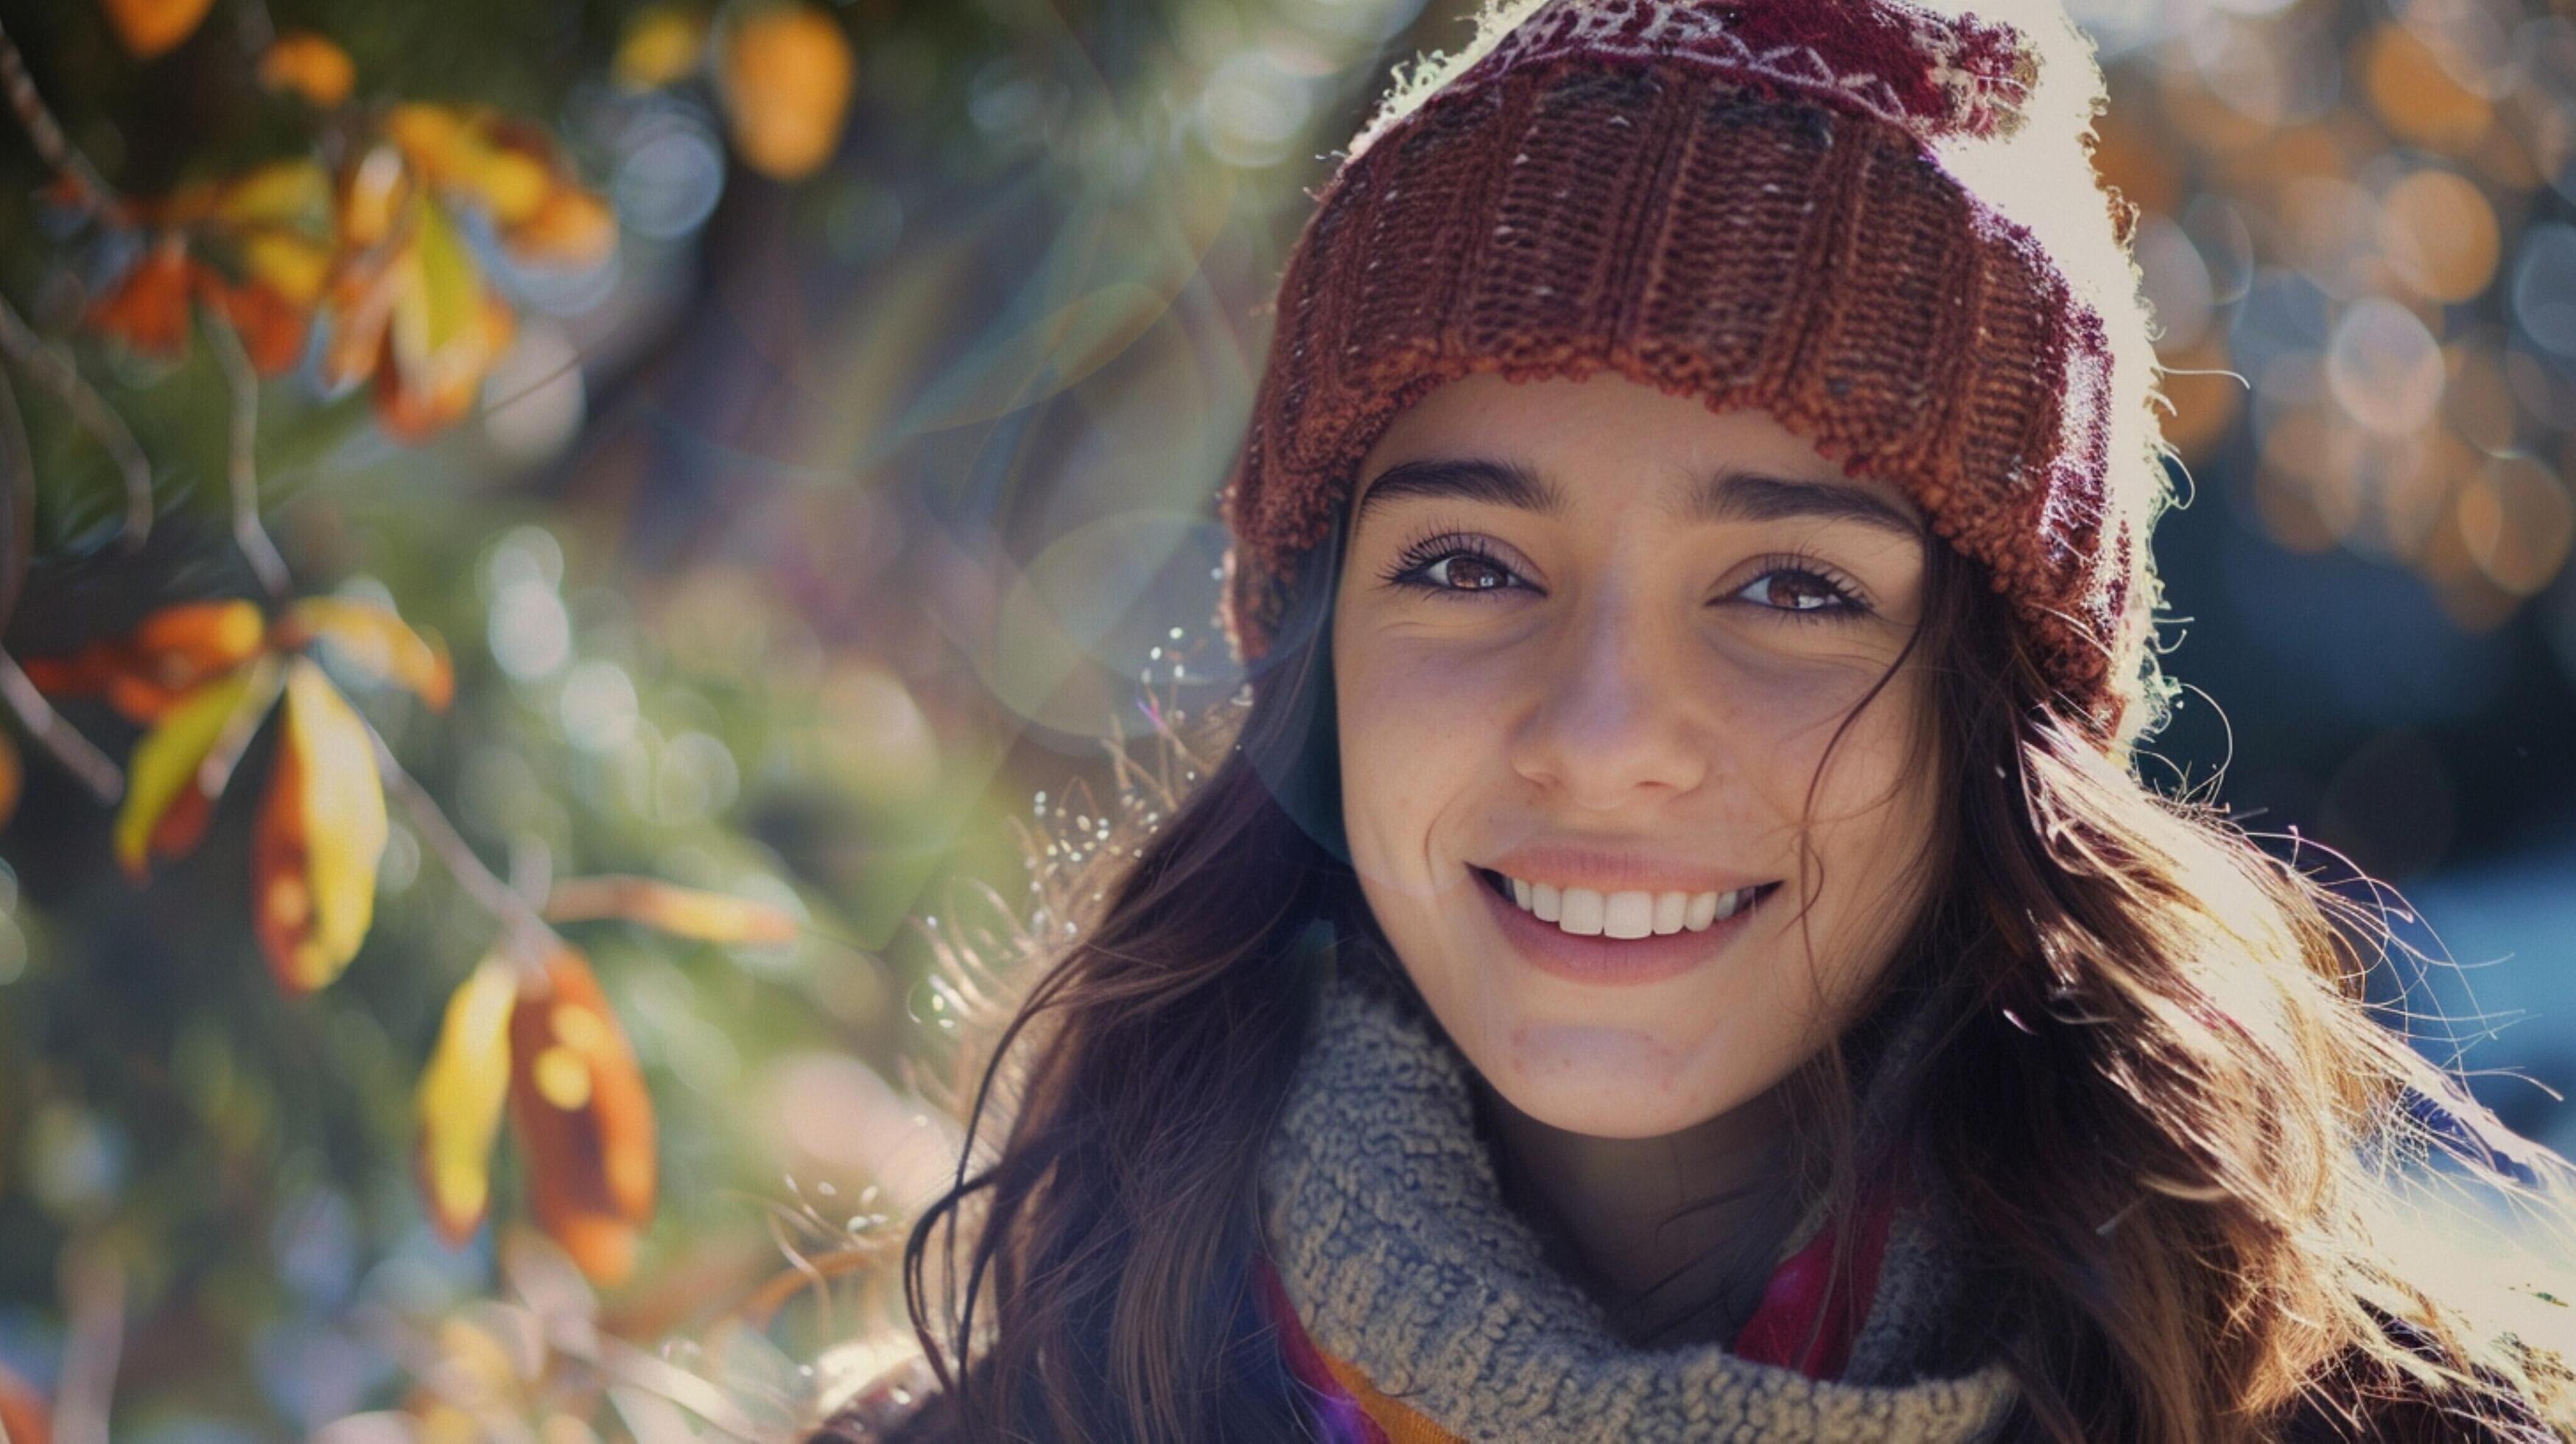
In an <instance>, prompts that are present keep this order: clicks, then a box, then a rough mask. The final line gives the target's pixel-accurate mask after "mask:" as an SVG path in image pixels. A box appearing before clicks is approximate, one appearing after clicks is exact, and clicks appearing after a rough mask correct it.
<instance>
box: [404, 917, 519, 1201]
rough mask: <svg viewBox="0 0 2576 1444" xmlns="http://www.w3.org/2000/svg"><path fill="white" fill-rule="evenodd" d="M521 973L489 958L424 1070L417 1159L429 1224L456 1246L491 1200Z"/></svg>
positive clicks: (455, 1005)
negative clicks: (495, 1148) (495, 1146)
mask: <svg viewBox="0 0 2576 1444" xmlns="http://www.w3.org/2000/svg"><path fill="white" fill-rule="evenodd" d="M518 986H519V985H518V975H517V971H516V970H515V969H514V968H512V967H511V966H510V964H509V962H508V961H507V960H506V959H504V958H501V957H500V956H498V955H494V956H491V957H487V958H485V959H484V960H483V961H482V962H481V963H480V964H479V965H477V966H476V967H475V969H474V971H473V973H472V974H470V975H468V976H467V978H466V979H465V981H464V983H462V984H461V985H459V986H458V988H457V989H456V991H455V993H454V994H452V995H451V996H450V997H449V998H448V1000H447V1016H446V1019H445V1021H444V1022H443V1023H442V1024H441V1025H440V1027H439V1030H438V1043H437V1046H436V1047H435V1048H433V1049H432V1050H431V1051H430V1055H429V1065H428V1066H427V1067H425V1068H423V1069H421V1073H420V1092H419V1095H418V1098H417V1100H416V1106H415V1112H416V1114H417V1116H418V1119H419V1124H420V1146H419V1151H418V1153H417V1154H416V1155H415V1157H414V1159H413V1163H414V1166H415V1169H416V1171H417V1175H418V1177H419V1180H420V1190H421V1195H422V1197H423V1198H424V1199H425V1200H426V1201H427V1202H428V1205H429V1216H430V1220H431V1222H433V1223H435V1224H436V1225H437V1226H438V1231H439V1234H440V1235H441V1236H442V1237H444V1238H445V1239H446V1240H447V1241H448V1242H449V1243H450V1244H454V1245H456V1246H458V1247H462V1246H463V1245H464V1243H465V1241H466V1240H467V1239H470V1238H472V1237H473V1236H474V1230H475V1229H476V1227H478V1226H479V1225H480V1224H481V1223H482V1222H483V1215H484V1214H485V1213H486V1212H487V1211H488V1210H489V1208H490V1205H491V1201H492V1142H493V1140H494V1139H495V1138H496V1137H498V1136H499V1134H500V1131H501V1109H502V1106H503V1104H505V1103H506V1102H507V1101H508V1099H509V1096H510V1012H511V1008H512V1005H513V1003H514V1002H515V1000H516V998H517V995H518Z"/></svg>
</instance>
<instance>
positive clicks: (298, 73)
mask: <svg viewBox="0 0 2576 1444" xmlns="http://www.w3.org/2000/svg"><path fill="white" fill-rule="evenodd" d="M259 83H260V84H262V85H264V86H266V87H268V88H269V89H270V90H273V91H278V92H280V93H285V92H292V93H294V94H297V95H301V96H303V97H304V98H305V99H306V100H307V101H309V102H311V103H312V104H313V106H314V108H316V109H318V110H333V109H336V108H338V106H339V104H340V102H342V101H344V100H347V99H348V98H349V92H350V91H351V90H352V89H354V88H356V86H357V83H358V68H357V67H356V66H355V65H353V64H351V63H350V62H349V52H347V51H345V50H343V49H341V48H340V47H339V46H337V45H335V44H333V43H332V42H331V41H329V40H327V39H324V38H323V37H322V36H319V35H316V34H314V33H313V32H312V31H309V30H290V31H288V32H286V33H285V34H283V35H280V36H279V37H277V40H276V43H274V44H272V45H270V46H269V47H268V49H267V51H266V52H265V53H263V54H262V55H261V56H260V57H259Z"/></svg>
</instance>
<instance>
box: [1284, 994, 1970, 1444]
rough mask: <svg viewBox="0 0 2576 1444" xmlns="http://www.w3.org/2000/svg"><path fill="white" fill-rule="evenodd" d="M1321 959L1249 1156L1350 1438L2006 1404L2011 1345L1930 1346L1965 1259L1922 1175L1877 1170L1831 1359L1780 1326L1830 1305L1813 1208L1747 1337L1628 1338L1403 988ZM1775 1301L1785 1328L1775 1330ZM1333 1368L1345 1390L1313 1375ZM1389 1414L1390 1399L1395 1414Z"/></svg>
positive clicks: (1898, 1435)
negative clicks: (1853, 1301) (1289, 1058)
mask: <svg viewBox="0 0 2576 1444" xmlns="http://www.w3.org/2000/svg"><path fill="white" fill-rule="evenodd" d="M1324 966H1325V969H1326V971H1325V975H1324V976H1325V982H1324V992H1323V997H1322V999H1321V1002H1320V1006H1319V1009H1318V1012H1317V1015H1316V1023H1315V1030H1314V1033H1313V1035H1312V1038H1311V1041H1310V1042H1309V1044H1308V1048H1307V1051H1306V1053H1305V1055H1304V1056H1303V1057H1302V1058H1301V1059H1300V1060H1299V1064H1298V1068H1297V1072H1296V1076H1295V1078H1294V1080H1293V1081H1292V1083H1291V1084H1290V1088H1289V1093H1288V1097H1287V1100H1286V1103H1285V1107H1284V1109H1283V1111H1282V1113H1281V1115H1280V1119H1279V1124H1278V1126H1277V1128H1276V1129H1274V1131H1273V1133H1272V1136H1271V1141H1270V1143H1269V1146H1268V1150H1267V1153H1266V1155H1265V1157H1264V1160H1263V1169H1262V1193H1263V1209H1264V1223H1265V1226H1266V1228H1267V1230H1268V1235H1269V1237H1268V1243H1269V1252H1268V1257H1267V1259H1266V1261H1265V1263H1266V1268H1265V1270H1264V1277H1263V1279H1262V1287H1263V1290H1264V1294H1265V1297H1266V1300H1267V1305H1268V1307H1269V1308H1270V1309H1271V1310H1272V1312H1273V1315H1274V1317H1277V1318H1279V1321H1280V1323H1281V1326H1282V1336H1283V1342H1284V1344H1285V1346H1286V1351H1287V1353H1288V1355H1289V1359H1290V1363H1291V1366H1292V1369H1294V1370H1295V1371H1296V1372H1297V1373H1298V1374H1299V1375H1300V1377H1303V1378H1305V1379H1306V1380H1307V1382H1308V1383H1310V1384H1313V1385H1315V1386H1317V1387H1318V1388H1319V1389H1323V1390H1324V1391H1325V1392H1326V1394H1327V1396H1328V1397H1327V1398H1326V1401H1325V1402H1326V1405H1327V1408H1326V1411H1325V1412H1326V1413H1327V1415H1328V1416H1331V1415H1336V1414H1338V1415H1340V1416H1341V1417H1342V1418H1343V1419H1344V1420H1346V1421H1348V1422H1347V1423H1346V1426H1345V1427H1346V1430H1347V1433H1346V1437H1350V1438H1356V1439H1372V1438H1387V1437H1399V1438H1419V1439H1444V1438H1455V1439H1534V1438H1551V1439H1570V1438H1585V1439H1592V1438H1598V1439H1605V1440H1607V1439H1621V1440H1665V1439H1673V1440H1679V1439H1705V1438H1719V1437H1758V1438H1762V1439H1766V1440H1783V1441H1796V1440H1828V1439H1850V1438H1860V1437H1866V1438H1879V1439H1905V1440H1926V1441H1930V1440H1976V1439H1982V1438H1987V1437H1990V1436H1991V1435H1992V1434H1993V1433H1994V1432H1995V1430H1996V1429H1997V1428H1998V1427H1999V1425H2000V1424H2001V1422H2002V1420H2003V1417H2004V1415H2005V1414H2006V1413H2007V1412H2008V1411H2009V1409H2010V1407H2011V1405H2012V1403H2013V1402H2014V1386H2013V1384H2012V1380H2011V1378H2010V1376H2009V1375H2008V1374H2007V1373H2006V1372H2005V1370H2004V1368H2003V1366H2002V1365H2001V1364H2000V1363H1992V1362H1989V1363H1987V1364H1985V1365H1984V1366H1982V1367H1979V1368H1976V1369H1974V1370H1973V1371H1966V1372H1961V1371H1958V1370H1957V1369H1955V1368H1954V1367H1953V1366H1951V1365H1948V1364H1945V1363H1944V1362H1943V1359H1944V1357H1945V1354H1946V1353H1947V1351H1948V1350H1949V1349H1950V1348H1951V1337H1952V1336H1951V1331H1950V1327H1949V1325H1950V1323H1951V1320H1952V1319H1953V1317H1954V1315H1955V1311H1956V1308H1957V1305H1958V1303H1959V1295H1958V1288H1959V1280H1958V1276H1957V1272H1956V1268H1955V1264H1954V1261H1953V1259H1952V1257H1951V1254H1950V1251H1949V1250H1948V1249H1947V1248H1945V1247H1944V1246H1943V1244H1942V1241H1941V1240H1942V1233H1941V1228H1940V1215H1939V1213H1938V1211H1937V1210H1936V1209H1935V1208H1934V1207H1933V1205H1932V1204H1931V1203H1929V1202H1928V1201H1927V1200H1926V1199H1924V1198H1923V1197H1921V1196H1919V1195H1918V1194H1917V1193H1916V1192H1915V1191H1914V1190H1912V1189H1910V1188H1904V1187H1902V1186H1901V1185H1898V1186H1891V1187H1888V1188H1886V1189H1883V1190H1880V1191H1878V1192H1877V1193H1876V1194H1875V1200H1876V1207H1875V1209H1874V1210H1872V1209H1869V1208H1868V1206H1867V1205H1865V1212H1864V1220H1865V1221H1866V1220H1868V1219H1869V1217H1870V1213H1871V1212H1873V1211H1874V1212H1875V1213H1877V1214H1878V1215H1879V1217H1880V1218H1881V1219H1882V1220H1883V1221H1884V1226H1885V1227H1884V1233H1883V1234H1880V1233H1879V1231H1878V1230H1876V1229H1871V1228H1867V1227H1864V1228H1863V1229H1862V1231H1861V1233H1862V1238H1863V1251H1864V1258H1863V1259H1862V1260H1860V1261H1859V1263H1860V1266H1861V1267H1862V1268H1863V1269H1864V1270H1866V1266H1867V1260H1866V1257H1865V1255H1866V1254H1867V1253H1869V1252H1876V1253H1878V1254H1879V1255H1880V1262H1879V1266H1878V1268H1877V1269H1876V1270H1875V1272H1876V1279H1875V1287H1874V1289H1873V1290H1872V1292H1871V1296H1870V1299H1869V1305H1868V1308H1867V1310H1866V1311H1865V1313H1863V1314H1862V1315H1861V1317H1860V1318H1859V1319H1858V1320H1857V1321H1856V1323H1855V1324H1854V1326H1853V1327H1851V1328H1849V1329H1848V1330H1846V1331H1845V1332H1844V1333H1843V1335H1842V1337H1840V1338H1839V1339H1836V1338H1835V1331H1834V1330H1833V1329H1832V1328H1831V1326H1830V1325H1831V1321H1830V1320H1829V1321H1828V1322H1829V1327H1828V1329H1827V1338H1828V1341H1829V1347H1830V1352H1831V1353H1834V1354H1841V1355H1843V1356H1844V1358H1843V1360H1842V1364H1841V1367H1840V1369H1839V1370H1835V1369H1833V1368H1831V1367H1830V1362H1829V1360H1820V1359H1819V1358H1816V1357H1809V1358H1806V1359H1803V1360H1793V1359H1791V1358H1790V1354H1791V1353H1792V1352H1793V1351H1794V1347H1795V1346H1794V1345H1793V1344H1790V1343H1787V1342H1785V1341H1784V1339H1785V1335H1786V1334H1787V1333H1790V1332H1794V1333H1795V1334H1796V1335H1797V1336H1798V1338H1799V1339H1801V1340H1803V1338H1804V1336H1805V1329H1804V1328H1803V1323H1804V1320H1805V1319H1806V1318H1808V1317H1812V1314H1813V1311H1814V1310H1815V1309H1817V1308H1820V1307H1824V1303H1823V1301H1822V1300H1821V1299H1820V1298H1819V1297H1818V1295H1820V1293H1821V1290H1819V1289H1816V1288H1814V1287H1813V1286H1812V1284H1811V1283H1809V1282H1806V1281H1804V1280H1805V1279H1806V1278H1807V1277H1809V1276H1811V1275H1812V1272H1813V1271H1814V1270H1815V1269H1816V1268H1817V1267H1819V1266H1820V1265H1821V1264H1822V1263H1824V1262H1825V1261H1826V1259H1825V1256H1824V1255H1823V1253H1822V1250H1821V1248H1820V1246H1819V1245H1820V1243H1822V1242H1824V1240H1822V1239H1820V1237H1819V1235H1820V1233H1821V1224H1822V1220H1821V1219H1820V1218H1816V1217H1812V1216H1811V1218H1810V1219H1809V1220H1808V1222H1807V1223H1806V1224H1805V1225H1804V1226H1803V1227H1802V1228H1801V1229H1800V1230H1799V1235H1798V1236H1799V1237H1800V1238H1802V1239H1803V1240H1805V1242H1804V1243H1803V1245H1802V1246H1800V1247H1799V1248H1798V1249H1797V1250H1796V1251H1795V1252H1794V1253H1793V1254H1792V1255H1791V1256H1790V1257H1789V1258H1788V1259H1787V1260H1786V1261H1784V1263H1783V1265H1782V1267H1781V1270H1780V1272H1778V1273H1775V1275H1774V1276H1773V1278H1772V1281H1771V1285H1770V1288H1769V1290H1768V1291H1767V1292H1766V1294H1765V1298H1764V1303H1763V1307H1762V1310H1761V1311H1760V1312H1758V1313H1757V1314H1756V1315H1755V1317H1754V1319H1753V1320H1752V1321H1751V1323H1749V1324H1748V1326H1747V1328H1746V1330H1745V1331H1744V1332H1743V1333H1741V1334H1739V1335H1738V1337H1737V1340H1736V1344H1737V1346H1738V1349H1741V1350H1742V1352H1738V1351H1737V1349H1730V1348H1727V1347H1723V1346H1720V1345H1716V1344H1694V1345H1688V1346H1684V1347H1681V1348H1678V1349H1649V1348H1644V1347H1640V1346H1636V1345H1632V1344H1629V1343H1627V1342H1626V1341H1624V1340H1622V1339H1620V1338H1619V1337H1618V1336H1617V1334H1615V1333H1614V1332H1613V1331H1612V1329H1611V1328H1610V1325H1609V1323H1608V1321H1607V1319H1606V1318H1605V1317H1604V1315H1603V1314H1602V1312H1601V1310H1600V1308H1599V1306H1598V1305H1596V1304H1594V1303H1593V1302H1592V1300H1591V1299H1590V1298H1589V1296H1587V1295H1585V1294H1584V1293H1583V1292H1582V1291H1581V1290H1580V1289H1579V1288H1577V1287H1576V1286H1575V1284H1574V1283H1573V1282H1572V1281H1571V1280H1570V1279H1568V1278H1567V1277H1565V1275H1564V1274H1563V1273H1562V1272H1561V1271H1559V1270H1558V1269H1556V1268H1555V1267H1554V1266H1553V1265H1552V1264H1551V1263H1550V1262H1549V1260H1548V1258H1547V1256H1546V1246H1545V1244H1544V1242H1543V1240H1542V1239H1541V1238H1540V1237H1539V1235H1538V1234H1537V1232H1536V1231H1535V1230H1533V1229H1532V1228H1531V1227H1530V1226H1529V1225H1528V1224H1527V1223H1526V1222H1524V1221H1523V1220H1522V1219H1521V1218H1520V1216H1519V1215H1518V1214H1516V1213H1514V1212H1512V1211H1511V1209H1510V1208H1509V1207H1508V1206H1507V1205H1506V1204H1505V1203H1504V1201H1503V1193H1502V1189H1501V1186H1500V1183H1499V1181H1498V1180H1497V1178H1496V1176H1495V1173H1494V1168H1493V1161H1492V1158H1491V1156H1490V1155H1489V1154H1488V1153H1487V1151H1486V1146H1485V1144H1484V1142H1483V1141H1482V1140H1481V1139H1480V1138H1479V1137H1478V1135H1477V1130H1476V1124H1475V1117H1474V1103H1473V1093H1472V1083H1471V1073H1470V1065H1469V1064H1468V1063H1467V1061H1466V1059H1465V1057H1464V1056H1463V1055H1462V1054H1460V1053H1459V1052H1458V1051H1457V1049H1456V1048H1455V1046H1454V1045H1452V1044H1451V1043H1450V1042H1449V1041H1448V1040H1447V1039H1446V1037H1445V1036H1443V1035H1441V1034H1440V1033H1439V1031H1438V1026H1437V1024H1436V1022H1434V1021H1433V1020H1432V1019H1430V1018H1429V1017H1428V1015H1427V1013H1426V1012H1425V1011H1424V1010H1423V1009H1422V1008H1421V1006H1420V1004H1419V1003H1418V1002H1416V1001H1414V1000H1412V999H1410V998H1408V997H1405V996H1403V995H1402V994H1401V992H1400V991H1399V990H1398V989H1396V988H1393V987H1390V986H1389V985H1388V984H1386V983H1385V982H1383V981H1380V980H1376V979H1371V978H1367V977H1364V976H1362V970H1361V969H1356V968H1350V967H1336V966H1333V965H1332V963H1330V962H1329V961H1327V962H1326V963H1325V965H1324ZM1909 1022H1914V1023H1918V1024H1919V1022H1920V1020H1919V1019H1911V1020H1908V1019H1900V1020H1898V1021H1897V1022H1896V1023H1895V1024H1894V1025H1893V1030H1892V1033H1891V1040H1890V1042H1889V1044H1888V1046H1887V1048H1886V1050H1885V1052H1884V1053H1883V1054H1882V1055H1881V1057H1882V1062H1881V1064H1880V1065H1879V1066H1878V1067H1877V1068H1875V1069H1874V1070H1873V1072H1872V1077H1873V1078H1876V1079H1881V1080H1886V1079H1891V1078H1901V1076H1902V1075H1903V1074H1904V1072H1905V1071H1906V1070H1905V1069H1904V1068H1903V1067H1902V1066H1894V1065H1900V1064H1902V1063H1903V1062H1904V1061H1905V1060H1906V1058H1907V1057H1908V1056H1910V1050H1911V1049H1912V1048H1915V1047H1919V1046H1920V1042H1921V1030H1920V1027H1919V1026H1915V1027H1909V1026H1907V1024H1908V1023H1909ZM1891 1086H1893V1085H1891ZM1887 1092H1888V1087H1887V1086H1875V1087H1872V1088H1870V1089H1867V1090H1865V1092H1864V1095H1863V1098H1862V1102H1861V1109H1860V1117H1859V1123H1860V1130H1861V1135H1860V1142H1861V1144H1862V1146H1863V1147H1864V1149H1867V1148H1868V1147H1869V1146H1870V1145H1871V1144H1872V1143H1873V1141H1874V1136H1873V1135H1874V1130H1878V1129H1881V1128H1883V1127H1884V1122H1883V1120H1884V1119H1885V1117H1886V1116H1887V1113H1888V1100H1887V1098H1886V1097H1885V1096H1884V1095H1885V1094H1886V1093H1887ZM1863 1156H1869V1155H1868V1154H1867V1153H1866V1152H1865V1153H1864V1155H1863ZM1790 1320H1794V1321H1796V1322H1797V1323H1798V1324H1799V1325H1800V1327H1798V1328H1796V1329H1795V1330H1784V1329H1782V1328H1781V1327H1780V1325H1782V1324H1783V1323H1784V1322H1787V1321H1790ZM1835 1345H1838V1347H1837V1346H1835ZM1748 1354H1750V1355H1752V1356H1751V1357H1748V1356H1747V1355H1748ZM1301 1356H1302V1357H1301ZM1770 1359H1778V1360H1781V1361H1782V1362H1770V1361H1767V1360H1770ZM1795 1363H1803V1364H1804V1365H1805V1366H1806V1367H1805V1369H1803V1370H1802V1369H1801V1368H1799V1367H1792V1366H1791V1365H1792V1364H1795ZM1327 1368H1329V1371H1330V1375H1331V1379H1332V1381H1333V1382H1334V1383H1338V1384H1340V1385H1341V1386H1342V1387H1341V1388H1340V1389H1338V1390H1334V1389H1330V1388H1327V1387H1326V1383H1325V1381H1324V1380H1323V1379H1322V1378H1319V1377H1317V1375H1319V1374H1321V1373H1322V1372H1323V1371H1324V1370H1325V1369H1327ZM1816 1373H1823V1374H1825V1375H1826V1377H1815V1376H1814V1375H1815V1374H1816ZM1390 1401H1393V1402H1390ZM1356 1416H1365V1418H1366V1421H1367V1422H1360V1420H1359V1418H1358V1417H1356ZM1390 1416H1393V1417H1396V1418H1398V1419H1400V1420H1401V1423H1400V1424H1399V1426H1398V1427H1397V1428H1395V1429H1392V1430H1389V1429H1386V1428H1385V1427H1384V1425H1385V1424H1386V1422H1387V1420H1388V1418H1389V1417H1390Z"/></svg>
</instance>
